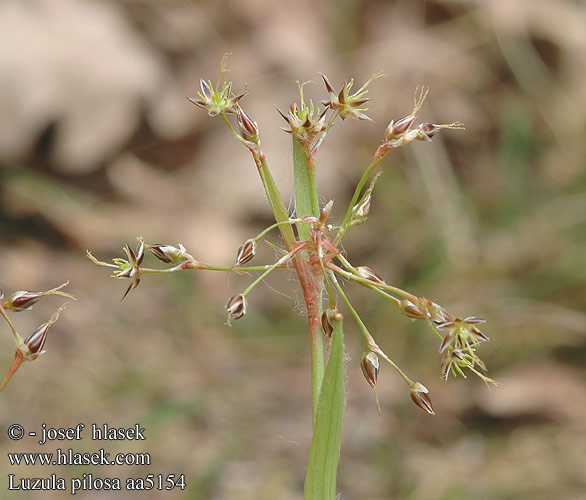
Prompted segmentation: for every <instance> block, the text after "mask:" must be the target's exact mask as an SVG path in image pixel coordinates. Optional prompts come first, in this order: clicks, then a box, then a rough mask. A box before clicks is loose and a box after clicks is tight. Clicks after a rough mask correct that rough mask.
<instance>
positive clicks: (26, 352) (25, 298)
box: [0, 282, 75, 391]
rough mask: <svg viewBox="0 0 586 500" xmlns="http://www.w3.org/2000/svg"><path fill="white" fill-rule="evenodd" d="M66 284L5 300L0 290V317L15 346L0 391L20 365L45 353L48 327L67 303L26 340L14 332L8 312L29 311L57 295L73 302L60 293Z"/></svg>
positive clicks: (68, 295)
mask: <svg viewBox="0 0 586 500" xmlns="http://www.w3.org/2000/svg"><path fill="white" fill-rule="evenodd" d="M68 284H69V282H65V283H63V284H61V285H59V286H58V287H55V288H52V289H51V290H47V291H45V292H29V291H26V290H20V291H18V292H14V293H12V294H10V295H9V296H8V297H7V298H6V299H4V294H3V293H2V290H0V316H2V318H3V319H4V321H6V323H7V324H8V326H9V327H10V331H11V332H12V335H13V337H14V343H15V344H16V350H15V352H14V359H13V361H12V364H11V365H10V368H9V369H8V373H7V374H6V376H5V377H4V380H3V381H2V382H1V383H0V391H2V390H3V389H4V387H6V384H7V383H8V381H9V380H10V379H11V378H12V376H13V375H14V374H15V373H16V371H17V370H18V369H19V368H20V365H22V363H24V362H25V361H34V360H35V359H37V358H38V357H39V356H40V355H41V354H44V353H45V351H44V350H43V349H44V347H45V342H46V340H47V333H48V332H49V327H50V326H51V325H52V324H53V323H55V321H57V319H58V318H59V314H60V313H61V311H63V309H65V306H66V305H67V303H65V304H63V305H62V306H61V307H60V308H59V309H57V311H55V313H54V314H53V315H52V316H51V317H50V318H49V320H47V321H45V322H44V323H43V324H42V325H41V326H39V327H38V328H37V329H36V330H35V331H34V332H33V333H31V334H30V335H29V336H28V337H27V338H26V339H25V338H23V337H21V336H20V335H19V333H18V332H17V331H16V328H15V327H14V324H13V323H12V320H11V319H10V318H9V316H8V312H13V313H18V312H23V311H29V310H30V309H31V308H32V307H33V306H34V305H35V304H36V303H37V302H38V301H39V300H41V299H42V298H43V297H47V296H49V295H57V296H60V297H66V298H68V299H72V300H75V297H73V295H70V294H68V293H66V292H64V291H62V289H63V288H65V287H66V286H67V285H68ZM3 299H4V300H3Z"/></svg>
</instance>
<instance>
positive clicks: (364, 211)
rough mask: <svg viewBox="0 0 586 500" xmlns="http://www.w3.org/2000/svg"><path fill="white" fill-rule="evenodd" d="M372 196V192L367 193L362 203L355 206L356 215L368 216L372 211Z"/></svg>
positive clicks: (362, 217)
mask: <svg viewBox="0 0 586 500" xmlns="http://www.w3.org/2000/svg"><path fill="white" fill-rule="evenodd" d="M371 199H372V196H371V194H370V193H368V194H367V195H366V197H365V198H364V200H363V201H362V203H360V205H356V206H355V207H354V213H355V214H356V216H358V217H360V218H361V219H364V218H366V216H367V215H368V214H369V213H370V201H371Z"/></svg>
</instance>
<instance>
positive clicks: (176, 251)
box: [146, 243, 190, 264]
mask: <svg viewBox="0 0 586 500" xmlns="http://www.w3.org/2000/svg"><path fill="white" fill-rule="evenodd" d="M146 247H147V248H148V249H149V250H150V251H151V253H152V254H153V255H154V256H155V257H156V258H157V259H159V260H160V261H161V262H164V263H165V264H171V263H173V264H175V263H179V262H183V261H186V260H188V259H189V257H190V255H189V254H188V253H187V252H186V251H185V247H184V246H183V245H182V244H181V243H179V247H174V246H173V245H164V244H161V243H156V244H155V245H146Z"/></svg>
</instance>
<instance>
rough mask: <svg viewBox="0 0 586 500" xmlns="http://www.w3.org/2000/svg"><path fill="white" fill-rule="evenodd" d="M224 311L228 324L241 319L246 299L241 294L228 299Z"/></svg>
mask: <svg viewBox="0 0 586 500" xmlns="http://www.w3.org/2000/svg"><path fill="white" fill-rule="evenodd" d="M226 311H228V324H230V322H231V321H232V320H233V319H240V318H242V316H244V315H245V314H246V297H244V295H241V294H239V295H234V296H233V297H230V300H228V303H227V304H226Z"/></svg>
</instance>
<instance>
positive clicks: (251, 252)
mask: <svg viewBox="0 0 586 500" xmlns="http://www.w3.org/2000/svg"><path fill="white" fill-rule="evenodd" d="M255 255H256V241H255V240H246V241H245V242H244V243H242V245H240V247H238V251H237V253H236V265H237V266H241V265H242V264H246V263H247V262H248V261H250V260H252V258H253V257H254V256H255Z"/></svg>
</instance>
